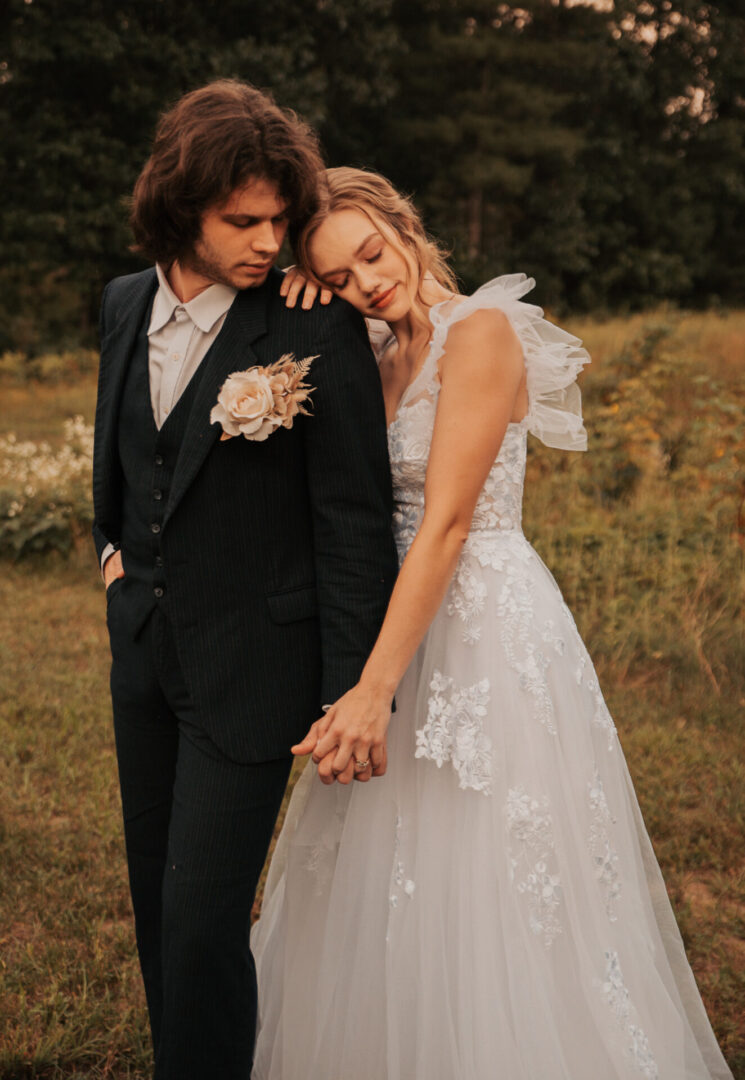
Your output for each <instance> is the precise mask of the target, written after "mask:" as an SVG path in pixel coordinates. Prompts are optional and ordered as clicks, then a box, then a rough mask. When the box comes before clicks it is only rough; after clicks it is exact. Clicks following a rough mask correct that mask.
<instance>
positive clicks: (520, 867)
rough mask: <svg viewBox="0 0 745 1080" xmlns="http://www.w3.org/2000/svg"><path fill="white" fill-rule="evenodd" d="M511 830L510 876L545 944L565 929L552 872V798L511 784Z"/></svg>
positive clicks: (508, 816)
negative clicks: (562, 924)
mask: <svg viewBox="0 0 745 1080" xmlns="http://www.w3.org/2000/svg"><path fill="white" fill-rule="evenodd" d="M504 812H505V818H506V820H507V829H508V831H509V834H510V848H509V857H510V880H511V881H513V882H514V881H515V880H517V891H518V892H519V893H522V894H523V895H525V896H527V898H528V919H529V925H530V929H531V931H532V932H533V933H534V934H536V935H537V936H541V937H543V943H544V945H545V946H546V948H547V949H548V948H550V947H551V945H553V943H554V940H555V939H556V938H557V937H558V936H559V934H561V933H562V928H561V923H560V921H559V915H558V909H559V907H560V905H561V899H562V893H561V879H560V877H559V874H558V873H551V870H550V863H551V862H552V861H553V851H554V838H553V824H552V821H551V813H550V811H549V801H548V798H547V797H546V796H544V797H543V798H542V799H540V800H539V799H535V798H533V797H532V796H530V795H528V793H527V792H526V791H525V789H524V788H523V787H517V788H510V790H509V792H508V793H507V802H506V804H505V808H504Z"/></svg>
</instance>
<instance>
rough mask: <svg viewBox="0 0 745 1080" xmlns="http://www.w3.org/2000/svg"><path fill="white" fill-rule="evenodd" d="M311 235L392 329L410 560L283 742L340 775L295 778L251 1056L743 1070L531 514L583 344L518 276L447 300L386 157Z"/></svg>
mask: <svg viewBox="0 0 745 1080" xmlns="http://www.w3.org/2000/svg"><path fill="white" fill-rule="evenodd" d="M299 251H300V260H301V268H302V269H303V271H304V272H305V273H306V274H307V275H311V276H312V277H313V279H314V280H315V281H316V282H317V283H319V284H321V285H323V286H326V287H328V288H330V289H331V290H332V291H333V292H334V293H336V294H337V295H338V296H341V297H343V298H344V299H345V300H348V301H349V302H350V303H351V304H353V305H354V306H355V307H356V308H358V310H359V311H361V312H362V313H363V315H365V316H367V317H370V318H376V317H377V318H380V317H381V316H382V318H383V319H384V320H385V321H386V323H387V326H388V328H389V331H390V332H389V333H388V334H387V338H385V339H382V340H381V341H380V342H379V352H380V371H381V378H382V380H383V389H384V395H385V400H386V407H387V413H388V423H389V447H390V457H391V468H392V473H393V482H394V493H395V497H396V513H395V520H394V526H395V533H396V540H397V544H398V547H399V554H400V557H401V572H400V575H399V578H398V582H397V585H396V587H395V590H394V592H393V596H392V598H391V601H390V605H389V608H388V613H387V615H386V619H385V622H384V624H383V627H382V629H381V632H380V636H379V638H378V641H377V643H376V645H375V648H374V650H373V652H372V654H371V655H370V658H369V660H368V663H367V665H366V667H365V669H364V672H363V674H362V676H361V678H360V682H359V683H358V685H357V686H355V687H354V688H352V689H351V690H350V691H349V692H348V693H347V694H345V695H344V697H342V698H341V699H340V700H339V701H338V702H336V703H335V704H333V705H332V707H331V708H330V709H329V711H328V713H327V714H326V716H325V717H324V718H323V720H321V721H319V722H318V723H317V724H315V725H314V726H313V728H312V729H311V731H310V732H309V735H308V737H307V738H306V739H305V740H304V742H303V743H301V744H300V745H299V746H297V747H295V748H294V750H295V752H297V753H308V752H311V751H312V752H313V759H314V761H316V762H317V763H318V771H319V773H320V774H321V779H323V780H324V781H325V783H326V785H327V786H324V785H323V784H320V783H318V781H317V779H316V778H315V770H313V769H312V768H311V767H308V769H306V771H305V773H304V775H303V777H302V778H301V780H300V781H299V783H298V785H297V788H296V791H295V793H294V796H293V799H292V801H291V804H290V808H289V810H288V816H287V821H286V823H285V826H284V829H283V832H282V836H281V838H280V841H279V844H278V847H277V852H276V854H275V857H274V861H273V864H272V867H271V871H270V876H269V881H268V883H267V888H266V894H265V899H264V908H263V913H262V917H261V919H260V921H259V923H258V924H257V926H256V927H255V930H254V934H253V939H252V943H253V948H254V952H255V955H256V960H257V967H258V977H259V992H260V1013H261V1021H260V1023H261V1027H260V1034H259V1041H258V1046H257V1056H256V1065H255V1068H254V1073H253V1076H254V1078H256V1080H295V1078H298V1080H300V1078H301V1077H302V1078H303V1080H350V1078H351V1077H356V1078H360V1080H487V1078H492V1077H500V1078H504V1080H539V1078H540V1080H631V1078H636V1077H643V1078H645V1080H658V1078H659V1080H684V1078H685V1080H699V1078H701V1080H703V1078H709V1077H715V1078H717V1080H719V1078H728V1077H731V1073H730V1071H729V1069H728V1068H727V1065H726V1063H725V1062H724V1059H723V1057H722V1055H721V1053H720V1051H719V1049H718V1047H717V1044H716V1041H715V1038H714V1035H713V1033H712V1031H711V1028H710V1026H709V1023H708V1020H707V1018H706V1014H705V1012H704V1008H703V1005H702V1002H701V1000H700V997H699V995H698V991H697V989H696V986H695V982H694V979H693V975H692V973H691V971H690V968H689V966H688V963H687V961H686V957H685V953H684V950H683V946H682V942H681V939H680V935H679V933H678V930H677V926H676V923H675V919H674V916H673V913H672V910H671V908H670V905H669V902H668V899H667V894H666V891H665V886H664V882H663V880H662V877H661V875H660V871H659V868H658V866H657V863H656V860H655V857H654V854H653V851H652V848H651V845H650V842H649V839H648V837H647V834H646V831H645V829H644V824H643V822H642V819H641V814H640V811H639V807H638V804H637V801H636V797H635V795H634V791H633V787H632V784H631V781H630V778H629V775H628V772H627V769H626V765H625V762H624V758H623V754H622V751H621V747H620V745H619V742H618V739H617V737H616V732H615V728H614V725H613V722H612V720H611V718H610V715H609V713H608V710H607V708H606V706H605V703H604V701H603V697H602V695H601V692H600V689H599V687H598V683H597V679H596V676H595V673H594V670H593V667H592V663H591V661H590V658H589V656H588V654H587V651H586V650H585V647H584V645H583V643H582V641H581V640H580V637H579V635H578V633H577V630H576V627H575V624H574V621H573V619H572V617H571V614H570V613H569V611H568V609H567V607H566V605H565V604H564V601H563V600H562V597H561V595H560V593H559V591H558V588H557V586H556V584H555V582H554V580H553V578H552V577H551V575H550V574H549V572H548V570H547V569H546V568H545V566H544V565H543V563H542V562H541V560H540V559H539V558H538V556H537V554H536V553H535V551H534V550H533V548H532V547H531V546H530V545H529V544H528V542H527V540H526V539H525V537H524V536H523V533H522V531H521V525H520V507H521V498H522V484H523V478H524V468H525V453H526V440H527V433H528V431H530V432H532V433H533V434H534V435H537V436H538V437H539V438H540V439H541V440H542V441H543V442H544V443H547V444H548V445H550V446H555V447H559V448H562V449H584V448H585V446H586V437H585V432H584V429H583V427H582V421H581V415H580V397H579V392H578V389H577V386H576V381H575V380H576V377H577V374H578V373H579V372H580V370H581V369H582V367H583V365H584V364H585V363H587V362H588V359H589V358H588V356H587V353H586V352H585V351H584V350H583V349H582V348H581V347H580V343H579V341H578V340H577V339H576V338H573V337H571V336H570V335H568V334H566V333H564V332H563V331H562V330H560V329H558V328H556V327H554V326H552V325H551V324H549V323H548V322H546V321H545V320H544V319H543V318H542V313H541V311H540V309H538V308H536V307H533V306H531V305H528V304H526V303H524V302H522V300H521V299H520V298H521V296H523V295H524V294H525V293H526V292H528V291H529V289H530V288H531V287H532V284H533V283H532V281H528V280H526V279H525V278H524V277H523V276H522V275H514V276H511V277H505V278H500V279H497V280H496V281H493V282H489V283H488V284H487V285H484V286H483V287H482V288H481V289H479V290H478V291H477V292H476V293H475V294H474V295H473V296H472V297H463V296H460V295H458V294H457V293H456V290H455V284H454V281H453V277H452V274H451V273H450V271H449V270H448V268H447V266H446V265H445V263H444V261H443V259H442V257H441V255H440V253H439V252H438V250H437V249H436V247H435V246H434V245H433V244H432V243H431V242H429V241H428V240H427V238H426V236H425V234H424V232H423V229H422V226H421V223H420V221H419V219H418V217H417V215H416V213H415V211H414V210H413V208H412V206H411V205H410V204H409V203H408V201H406V200H405V199H403V198H402V197H401V196H400V195H398V194H397V193H396V192H395V191H394V190H393V188H392V187H391V186H390V185H389V184H388V182H387V181H385V180H384V179H382V178H381V177H378V176H375V175H374V174H370V173H366V172H361V171H359V170H354V169H332V170H330V171H329V173H328V191H327V194H326V197H325V199H324V200H323V204H322V206H321V209H320V210H319V212H318V213H317V214H316V216H315V217H314V218H313V219H312V221H311V222H310V223H309V225H308V226H307V228H306V230H305V231H304V233H303V236H302V238H301V241H300V249H299ZM310 422H312V421H310ZM394 692H395V698H396V711H395V713H394V714H393V716H392V717H391V703H392V700H393V695H394ZM386 743H387V746H386ZM384 774H385V775H384ZM372 775H377V776H379V777H381V779H376V780H375V782H374V783H372V784H364V783H363V784H349V780H350V779H352V778H353V777H354V776H356V777H357V779H361V780H363V781H364V780H369V778H370V777H371V776H372ZM335 778H337V779H338V780H340V781H341V783H333V781H334V779H335ZM331 784H333V786H328V785H331Z"/></svg>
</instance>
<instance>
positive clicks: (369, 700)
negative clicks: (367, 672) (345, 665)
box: [292, 683, 391, 784]
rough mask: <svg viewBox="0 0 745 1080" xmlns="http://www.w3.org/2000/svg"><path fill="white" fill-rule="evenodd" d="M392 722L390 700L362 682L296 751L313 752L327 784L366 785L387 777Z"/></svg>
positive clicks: (319, 773)
mask: <svg viewBox="0 0 745 1080" xmlns="http://www.w3.org/2000/svg"><path fill="white" fill-rule="evenodd" d="M390 719H391V700H390V698H389V697H388V696H381V695H378V694H374V693H372V692H371V691H370V690H368V689H366V688H365V687H363V686H361V685H360V684H359V683H358V684H357V686H354V687H352V689H351V690H349V691H347V693H346V694H344V696H343V697H341V698H339V700H338V701H337V702H336V704H334V705H332V706H331V708H330V709H329V711H328V712H327V713H326V715H325V716H323V717H321V719H320V720H316V722H315V724H313V725H312V726H311V729H310V731H309V732H308V734H307V735H306V737H305V738H304V739H303V741H302V742H301V743H298V744H297V745H296V746H293V748H292V752H293V754H297V755H301V754H309V753H312V754H313V761H314V763H315V764H316V765H317V766H318V775H319V776H320V778H321V780H322V781H323V782H324V784H333V782H334V780H338V781H339V783H340V784H348V783H349V782H350V781H351V780H360V781H362V782H363V783H364V782H365V781H366V780H370V779H371V777H373V776H383V775H384V774H385V771H386V768H387V764H388V759H387V753H386V734H387V731H388V724H389V723H390ZM363 763H364V764H363Z"/></svg>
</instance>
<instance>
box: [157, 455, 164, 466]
mask: <svg viewBox="0 0 745 1080" xmlns="http://www.w3.org/2000/svg"><path fill="white" fill-rule="evenodd" d="M155 464H156V465H162V464H163V455H162V454H156V455H155Z"/></svg>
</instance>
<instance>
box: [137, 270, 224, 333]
mask: <svg viewBox="0 0 745 1080" xmlns="http://www.w3.org/2000/svg"><path fill="white" fill-rule="evenodd" d="M155 272H156V273H157V275H158V283H159V286H160V287H159V289H158V291H157V293H156V294H155V300H154V301H153V311H152V315H151V316H150V326H149V327H148V334H154V333H157V331H158V330H162V329H163V327H164V326H165V325H166V323H168V322H170V320H171V319H172V318H173V313H174V311H175V310H176V308H177V307H182V308H183V309H184V311H186V312H187V314H188V315H189V318H190V319H191V321H192V322H193V323H194V325H195V326H196V327H197V328H198V329H199V330H201V331H202V333H203V334H208V333H209V332H210V330H211V329H212V327H213V326H214V325H215V323H216V322H217V320H218V319H219V318H221V317H222V316H223V315H224V314H225V313H226V311H227V310H228V308H229V307H230V305H231V304H232V303H233V300H235V297H236V294H237V292H238V290H237V289H233V288H232V287H231V286H230V285H218V284H216V285H210V286H209V288H207V289H205V290H204V291H203V292H200V293H198V294H197V295H196V296H195V297H194V299H193V300H189V302H188V303H187V304H182V303H181V301H180V300H179V298H178V297H177V296H176V294H175V293H174V291H173V289H172V288H171V286H170V285H169V284H168V278H167V277H166V274H165V271H164V269H163V267H162V266H161V265H160V263H157V264H156V267H155Z"/></svg>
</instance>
